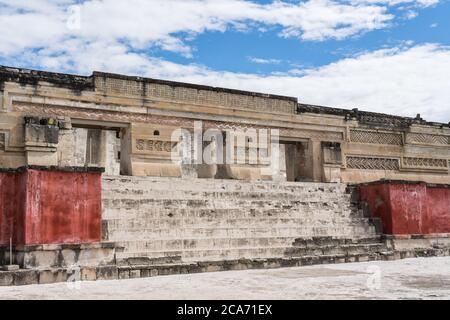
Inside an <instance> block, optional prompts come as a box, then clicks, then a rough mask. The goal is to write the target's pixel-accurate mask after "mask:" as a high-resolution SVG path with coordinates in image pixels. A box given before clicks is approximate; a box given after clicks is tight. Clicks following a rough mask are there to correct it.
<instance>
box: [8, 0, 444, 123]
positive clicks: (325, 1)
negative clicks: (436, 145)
mask: <svg viewBox="0 0 450 320" xmlns="http://www.w3.org/2000/svg"><path fill="white" fill-rule="evenodd" d="M0 26H1V27H2V30H9V31H8V32H3V33H1V34H0V64H2V65H9V66H17V67H27V68H35V69H41V70H49V71H57V72H68V73H77V74H84V75H90V74H91V73H92V71H94V70H99V71H106V72H116V73H124V74H129V75H140V76H148V77H153V78H163V79H169V80H176V81H186V82H194V83H200V84H208V85H216V86H222V87H231V88H237V89H243V90H252V91H260V92H266V93H275V94H283V95H289V96H295V97H298V98H299V100H300V101H302V102H305V103H312V104H322V105H330V106H336V107H345V108H354V107H358V108H360V109H365V110H371V111H378V112H386V113H395V114H399V115H406V116H415V114H416V113H421V114H422V115H423V116H424V117H425V118H426V119H427V120H434V121H440V122H448V121H449V120H450V80H449V76H448V75H449V74H450V33H449V32H448V31H449V30H450V1H448V0H291V1H287V0H286V1H281V0H279V1H269V0H265V1H263V0H259V1H257V0H129V1H116V0H84V1H81V0H34V1H20V0H0Z"/></svg>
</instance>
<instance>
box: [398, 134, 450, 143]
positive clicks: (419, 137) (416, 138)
mask: <svg viewBox="0 0 450 320" xmlns="http://www.w3.org/2000/svg"><path fill="white" fill-rule="evenodd" d="M406 142H407V143H410V144H427V145H444V146H445V145H449V144H450V136H443V135H438V134H427V133H408V134H407V135H406Z"/></svg>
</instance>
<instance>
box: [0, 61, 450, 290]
mask: <svg viewBox="0 0 450 320" xmlns="http://www.w3.org/2000/svg"><path fill="white" fill-rule="evenodd" d="M261 132H263V133H264V134H265V135H264V134H263V135H260V133H261ZM266 133H269V134H268V135H267V134H266ZM230 137H231V138H230ZM262 137H263V138H262ZM239 141H240V142H242V143H241V144H239ZM449 146H450V126H449V124H444V123H432V122H427V121H425V120H424V119H422V118H421V116H420V115H417V117H415V118H405V117H397V116H390V115H385V114H379V113H373V112H366V111H360V110H358V109H353V110H345V109H337V108H330V107H322V106H313V105H305V104H301V103H299V102H298V100H297V99H296V98H292V97H284V96H277V95H270V94H261V93H255V92H246V91H239V90H231V89H224V88H215V87H208V86H200V85H193V84H187V83H177V82H171V81H163V80H156V79H147V78H139V77H128V76H123V75H115V74H107V73H100V72H94V73H93V75H92V76H90V77H82V76H74V75H67V74H55V73H48V72H42V71H34V70H26V69H17V68H8V67H0V265H5V266H7V265H8V264H10V263H12V264H17V265H19V267H20V268H21V269H20V270H15V271H11V270H10V271H4V272H1V271H0V285H20V284H30V283H49V282H58V281H67V280H68V279H70V278H73V275H74V272H75V273H77V272H78V273H77V277H79V278H80V279H83V280H96V279H117V278H120V279H123V278H130V277H132V278H133V277H148V276H155V275H165V274H174V273H186V272H204V271H220V270H237V269H247V268H271V267H283V266H301V265H309V264H315V263H340V262H355V261H356V262H357V261H368V260H381V259H383V260H389V259H399V258H405V257H415V256H429V255H433V256H435V255H448V254H449V253H450V238H449V234H450V200H449V199H450V192H449V190H450V188H448V184H450V173H449V160H450V148H449ZM205 149H207V150H208V152H207V154H209V155H210V158H211V159H209V160H210V161H198V160H199V158H200V159H201V160H203V158H202V156H203V155H204V154H203V153H202V152H203V151H204V150H205ZM199 150H200V151H199ZM230 154H232V155H237V157H238V158H239V156H241V158H239V159H238V161H231V162H228V161H225V160H224V158H227V159H228V157H229V155H230ZM193 156H194V158H195V160H197V161H193V159H192V158H193ZM197 156H198V157H197ZM219 159H220V160H221V161H219ZM411 204H414V205H411ZM10 243H11V244H12V247H11V246H10V245H9V244H10ZM10 250H12V255H11V253H10Z"/></svg>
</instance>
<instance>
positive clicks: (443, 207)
mask: <svg viewBox="0 0 450 320" xmlns="http://www.w3.org/2000/svg"><path fill="white" fill-rule="evenodd" d="M359 191H360V199H361V201H365V202H366V203H367V204H368V206H369V209H370V211H371V213H372V214H373V216H375V217H379V218H381V221H382V225H383V232H384V233H385V234H393V235H423V234H439V233H450V187H449V186H447V185H427V184H426V183H424V182H417V183H411V182H402V181H381V182H375V183H368V184H363V185H360V186H359Z"/></svg>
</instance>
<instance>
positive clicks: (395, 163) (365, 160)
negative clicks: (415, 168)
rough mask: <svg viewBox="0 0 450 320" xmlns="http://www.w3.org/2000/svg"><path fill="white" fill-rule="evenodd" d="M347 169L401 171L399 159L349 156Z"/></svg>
mask: <svg viewBox="0 0 450 320" xmlns="http://www.w3.org/2000/svg"><path fill="white" fill-rule="evenodd" d="M347 168H349V169H360V170H400V161H399V159H393V158H376V157H360V156H347Z"/></svg>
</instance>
